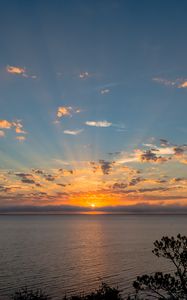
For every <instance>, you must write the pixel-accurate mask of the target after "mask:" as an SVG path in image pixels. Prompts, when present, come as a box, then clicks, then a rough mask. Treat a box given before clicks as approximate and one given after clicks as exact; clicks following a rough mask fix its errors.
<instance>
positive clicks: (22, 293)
mask: <svg viewBox="0 0 187 300" xmlns="http://www.w3.org/2000/svg"><path fill="white" fill-rule="evenodd" d="M12 299H13V300H50V299H51V298H50V297H49V296H48V295H47V294H45V293H44V292H43V291H42V290H40V289H38V290H36V291H34V290H31V289H28V288H27V287H25V288H21V289H19V290H18V291H16V292H15V294H14V295H13V296H12Z"/></svg>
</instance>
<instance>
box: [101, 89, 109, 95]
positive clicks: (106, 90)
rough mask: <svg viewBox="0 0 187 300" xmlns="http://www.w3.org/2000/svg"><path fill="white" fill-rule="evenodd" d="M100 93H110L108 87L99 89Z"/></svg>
mask: <svg viewBox="0 0 187 300" xmlns="http://www.w3.org/2000/svg"><path fill="white" fill-rule="evenodd" d="M100 93H101V95H104V94H108V93H110V89H102V90H100Z"/></svg>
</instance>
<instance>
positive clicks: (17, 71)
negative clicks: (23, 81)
mask: <svg viewBox="0 0 187 300" xmlns="http://www.w3.org/2000/svg"><path fill="white" fill-rule="evenodd" d="M6 70H7V72H8V73H11V74H24V73H25V72H26V71H25V68H21V67H15V66H7V67H6Z"/></svg>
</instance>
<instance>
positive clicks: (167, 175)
mask: <svg viewBox="0 0 187 300" xmlns="http://www.w3.org/2000/svg"><path fill="white" fill-rule="evenodd" d="M0 7H1V9H0V37H1V46H0V49H1V50H0V53H1V54H0V212H46V211H47V212H49V211H52V212H57V213H58V212H61V213H63V212H65V213H66V212H67V213H69V212H71V213H72V212H78V213H80V212H86V213H94V212H98V213H99V212H110V213H111V212H117V213H119V212H127V213H130V212H142V211H143V212H156V211H159V212H184V211H185V210H186V211H187V119H186V112H187V60H186V53H187V39H186V28H187V19H186V11H187V2H186V1H185V0H180V1H177V0H165V1H163V0H157V1H149V0H142V1H139V0H126V1H123V0H79V1H76V0H68V1H66V0H59V1H57V0H53V1H50V0H45V1H43V0H33V1H23V0H12V1H11V0H6V1H4V0H0Z"/></svg>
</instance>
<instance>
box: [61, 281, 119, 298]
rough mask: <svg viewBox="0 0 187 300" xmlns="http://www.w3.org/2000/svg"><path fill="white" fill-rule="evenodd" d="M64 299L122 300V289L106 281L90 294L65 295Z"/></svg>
mask: <svg viewBox="0 0 187 300" xmlns="http://www.w3.org/2000/svg"><path fill="white" fill-rule="evenodd" d="M63 300H122V298H121V295H120V291H119V290H118V289H116V288H114V287H110V286H109V285H108V284H106V283H102V284H101V286H100V287H99V289H98V290H96V291H95V292H92V293H90V294H88V295H80V296H71V297H70V298H67V297H66V296H65V297H64V299H63Z"/></svg>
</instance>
